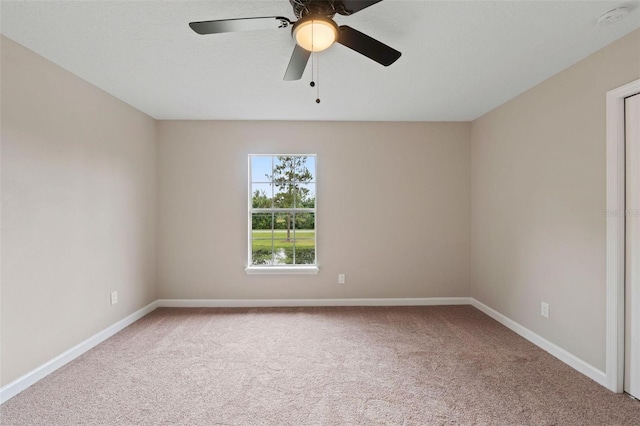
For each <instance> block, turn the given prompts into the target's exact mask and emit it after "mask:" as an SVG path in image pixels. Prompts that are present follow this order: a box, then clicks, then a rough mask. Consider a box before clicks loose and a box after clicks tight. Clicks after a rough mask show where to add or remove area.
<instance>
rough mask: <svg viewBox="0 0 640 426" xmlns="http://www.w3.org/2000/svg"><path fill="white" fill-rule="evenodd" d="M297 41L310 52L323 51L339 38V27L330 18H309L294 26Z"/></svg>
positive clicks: (294, 36)
mask: <svg viewBox="0 0 640 426" xmlns="http://www.w3.org/2000/svg"><path fill="white" fill-rule="evenodd" d="M293 38H294V40H295V41H296V43H297V44H298V45H299V46H300V47H302V48H303V49H305V50H308V51H309V52H322V51H323V50H326V49H328V48H329V47H331V45H332V44H333V43H335V42H336V40H337V38H338V27H337V25H336V24H334V23H333V22H332V21H330V20H324V19H309V20H306V21H302V22H298V24H297V25H296V26H295V27H294V28H293Z"/></svg>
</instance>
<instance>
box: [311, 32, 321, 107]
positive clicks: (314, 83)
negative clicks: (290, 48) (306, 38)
mask: <svg viewBox="0 0 640 426" xmlns="http://www.w3.org/2000/svg"><path fill="white" fill-rule="evenodd" d="M313 27H314V25H313V21H311V83H309V85H310V86H311V87H315V86H316V82H315V81H314V80H313V73H314V69H315V60H314V58H315V57H316V55H317V53H316V52H314V51H313V50H314V49H313V40H314V37H313ZM317 59H318V61H317V62H318V69H317V72H316V75H317V76H318V87H316V103H317V104H319V103H320V57H318V58H317Z"/></svg>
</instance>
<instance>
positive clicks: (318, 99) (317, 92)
mask: <svg viewBox="0 0 640 426" xmlns="http://www.w3.org/2000/svg"><path fill="white" fill-rule="evenodd" d="M317 59H318V60H317V61H316V62H317V63H318V69H317V70H316V76H317V77H318V85H317V86H316V103H317V104H319V103H320V56H318V58H317Z"/></svg>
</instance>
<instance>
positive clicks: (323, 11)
mask: <svg viewBox="0 0 640 426" xmlns="http://www.w3.org/2000/svg"><path fill="white" fill-rule="evenodd" d="M289 3H291V6H293V13H294V14H295V15H296V18H298V19H301V18H303V17H305V16H307V15H323V16H327V17H329V18H333V16H334V15H335V14H336V13H339V14H341V15H349V13H348V12H347V11H346V9H345V7H344V5H343V4H342V2H341V1H340V0H289Z"/></svg>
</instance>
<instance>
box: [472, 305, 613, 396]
mask: <svg viewBox="0 0 640 426" xmlns="http://www.w3.org/2000/svg"><path fill="white" fill-rule="evenodd" d="M471 301H472V302H471V305H473V306H474V307H475V308H477V309H479V310H480V311H482V312H484V313H485V314H487V315H488V316H490V317H491V318H493V319H494V320H496V321H498V322H499V323H500V324H502V325H504V326H505V327H507V328H508V329H510V330H511V331H514V332H515V333H517V334H519V335H520V336H522V337H524V338H525V339H527V340H528V341H530V342H531V343H533V344H534V345H536V346H538V347H539V348H541V349H544V350H545V351H547V352H549V353H550V354H551V355H553V356H554V357H556V358H558V359H559V360H560V361H562V362H564V363H565V364H567V365H568V366H570V367H572V368H573V369H574V370H577V371H578V372H580V373H582V374H584V375H585V376H587V377H589V378H590V379H591V380H593V381H595V382H596V383H598V384H600V385H602V386H604V387H607V375H606V374H605V373H604V372H603V371H601V370H598V369H597V368H596V367H594V366H593V365H591V364H589V363H587V362H585V361H583V360H581V359H580V358H578V357H577V356H575V355H573V354H572V353H570V352H567V351H566V350H564V349H562V348H561V347H560V346H558V345H556V344H554V343H551V342H550V341H548V340H547V339H545V338H543V337H541V336H539V335H537V334H536V333H534V332H533V331H531V330H529V329H528V328H526V327H524V326H522V325H520V324H518V323H517V322H515V321H513V320H512V319H510V318H507V317H506V316H504V315H502V314H501V313H500V312H498V311H496V310H494V309H492V308H490V307H488V306H487V305H485V304H484V303H482V302H479V301H477V300H476V299H474V298H471Z"/></svg>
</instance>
